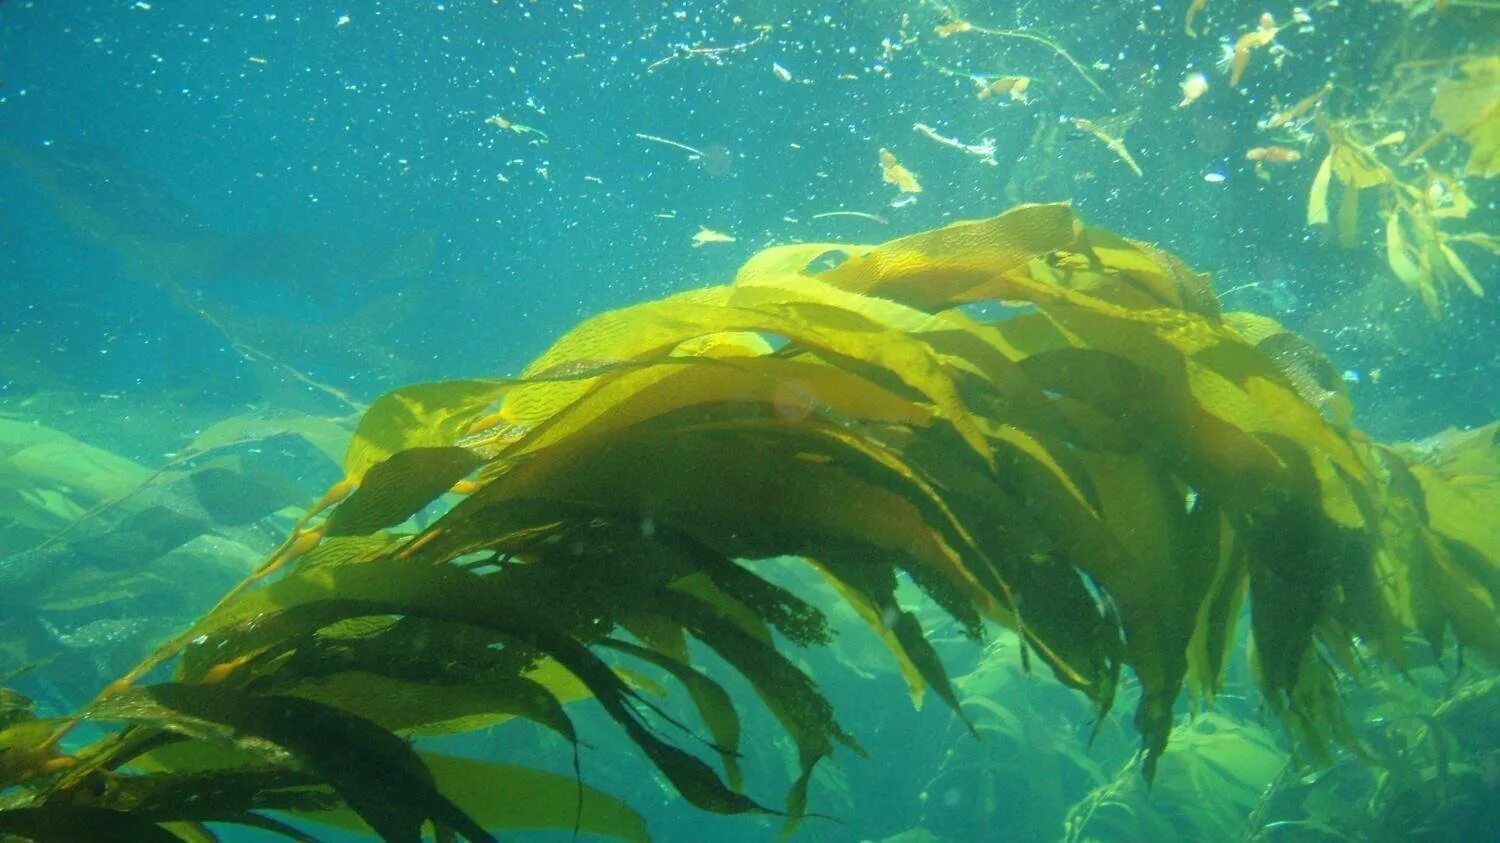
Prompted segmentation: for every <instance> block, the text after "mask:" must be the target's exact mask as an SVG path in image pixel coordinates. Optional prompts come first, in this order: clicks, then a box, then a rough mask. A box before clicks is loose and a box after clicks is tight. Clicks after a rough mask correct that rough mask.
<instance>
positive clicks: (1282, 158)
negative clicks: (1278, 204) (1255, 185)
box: [1245, 146, 1302, 179]
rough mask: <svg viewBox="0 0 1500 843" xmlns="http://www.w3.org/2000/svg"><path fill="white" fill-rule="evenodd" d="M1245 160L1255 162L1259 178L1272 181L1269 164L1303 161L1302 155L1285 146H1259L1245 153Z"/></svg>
mask: <svg viewBox="0 0 1500 843" xmlns="http://www.w3.org/2000/svg"><path fill="white" fill-rule="evenodd" d="M1245 160H1246V161H1254V162H1255V174H1256V175H1257V176H1259V177H1261V178H1262V179H1270V178H1271V173H1270V171H1269V170H1267V169H1266V165H1267V164H1295V163H1297V162H1298V161H1301V160H1302V153H1300V152H1298V151H1297V150H1295V149H1291V148H1288V147H1285V146H1257V147H1255V148H1254V149H1251V150H1249V151H1247V152H1246V153H1245Z"/></svg>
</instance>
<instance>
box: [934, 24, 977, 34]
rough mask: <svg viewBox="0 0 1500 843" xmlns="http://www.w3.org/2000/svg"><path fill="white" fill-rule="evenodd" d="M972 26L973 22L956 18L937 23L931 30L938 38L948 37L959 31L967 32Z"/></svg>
mask: <svg viewBox="0 0 1500 843" xmlns="http://www.w3.org/2000/svg"><path fill="white" fill-rule="evenodd" d="M973 28H974V24H972V23H969V22H968V21H966V20H956V21H952V22H949V23H943V24H938V25H937V26H936V27H935V28H933V30H932V31H933V32H935V33H937V37H939V38H950V37H952V36H954V35H957V34H958V33H960V32H968V31H969V30H971V29H973Z"/></svg>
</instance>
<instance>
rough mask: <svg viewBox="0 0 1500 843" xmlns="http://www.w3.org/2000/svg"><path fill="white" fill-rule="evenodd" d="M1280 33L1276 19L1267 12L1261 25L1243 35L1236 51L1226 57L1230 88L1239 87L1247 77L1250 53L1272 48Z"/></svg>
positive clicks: (1237, 43) (1262, 17)
mask: <svg viewBox="0 0 1500 843" xmlns="http://www.w3.org/2000/svg"><path fill="white" fill-rule="evenodd" d="M1279 31H1280V27H1278V26H1277V25H1276V19H1275V18H1273V17H1271V14H1270V13H1269V12H1267V13H1265V14H1262V15H1261V16H1260V23H1259V24H1257V26H1256V28H1255V29H1254V30H1252V31H1250V32H1247V33H1245V34H1244V35H1241V36H1240V38H1239V40H1238V41H1236V42H1234V50H1233V51H1232V52H1230V53H1228V54H1226V56H1225V58H1226V59H1227V60H1228V63H1229V87H1231V88H1234V87H1238V86H1239V84H1240V79H1241V78H1242V77H1243V76H1244V75H1245V68H1246V67H1248V66H1249V65H1250V53H1251V52H1253V51H1255V50H1257V49H1260V48H1261V47H1269V46H1271V44H1273V43H1274V42H1275V41H1276V33H1277V32H1279Z"/></svg>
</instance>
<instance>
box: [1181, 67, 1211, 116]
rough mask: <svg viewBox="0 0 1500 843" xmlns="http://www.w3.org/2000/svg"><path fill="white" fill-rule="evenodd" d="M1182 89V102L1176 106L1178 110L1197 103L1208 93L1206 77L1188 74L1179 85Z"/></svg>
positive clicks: (1198, 74)
mask: <svg viewBox="0 0 1500 843" xmlns="http://www.w3.org/2000/svg"><path fill="white" fill-rule="evenodd" d="M1180 86H1181V88H1182V102H1180V103H1178V104H1177V107H1178V108H1187V107H1188V106H1190V105H1192V104H1193V103H1195V102H1197V101H1198V98H1199V97H1201V96H1203V95H1204V94H1205V93H1206V92H1207V91H1208V77H1207V76H1204V75H1203V74H1201V73H1191V74H1188V76H1187V78H1185V79H1183V80H1182V82H1181V83H1180Z"/></svg>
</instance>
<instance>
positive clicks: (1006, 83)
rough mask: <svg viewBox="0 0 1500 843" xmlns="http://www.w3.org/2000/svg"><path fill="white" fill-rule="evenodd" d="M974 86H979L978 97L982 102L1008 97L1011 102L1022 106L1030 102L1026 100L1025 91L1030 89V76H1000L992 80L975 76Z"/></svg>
mask: <svg viewBox="0 0 1500 843" xmlns="http://www.w3.org/2000/svg"><path fill="white" fill-rule="evenodd" d="M974 84H975V85H978V86H979V94H978V96H979V99H982V100H987V99H989V98H990V97H996V98H999V97H1002V96H1009V97H1010V101H1011V102H1018V103H1021V104H1022V105H1026V104H1027V103H1028V102H1030V100H1028V99H1027V98H1026V89H1027V88H1030V87H1031V77H1030V76H1001V77H999V78H997V79H994V80H989V79H986V78H984V77H983V76H975V77H974Z"/></svg>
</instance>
